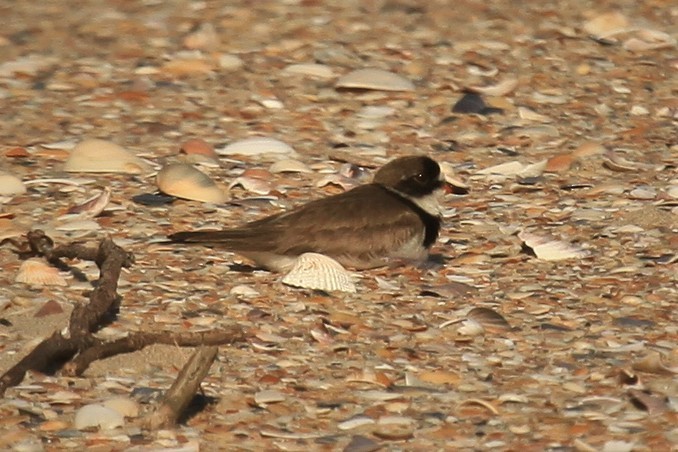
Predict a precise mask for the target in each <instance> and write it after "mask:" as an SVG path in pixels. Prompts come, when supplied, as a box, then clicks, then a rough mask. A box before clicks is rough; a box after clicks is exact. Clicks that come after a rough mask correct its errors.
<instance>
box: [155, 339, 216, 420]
mask: <svg viewBox="0 0 678 452" xmlns="http://www.w3.org/2000/svg"><path fill="white" fill-rule="evenodd" d="M218 350H219V349H218V347H217V346H214V345H213V346H210V347H200V348H199V349H197V350H196V351H195V352H194V353H193V355H192V356H191V358H190V359H189V360H188V362H187V363H186V365H185V366H184V367H183V369H181V372H179V375H178V376H177V379H176V380H175V381H174V383H173V384H172V386H171V387H170V388H169V389H168V390H167V392H166V393H165V397H164V398H163V400H162V402H161V403H160V404H159V405H158V407H156V409H155V410H154V411H153V412H152V413H151V414H150V415H149V416H148V417H147V418H146V425H147V427H149V428H150V429H152V430H155V429H158V428H168V427H172V426H173V425H174V424H176V422H177V420H178V419H179V417H180V416H181V413H183V412H184V410H185V409H186V407H188V404H189V403H190V402H191V399H192V398H193V396H194V395H195V393H196V391H197V390H198V388H199V387H200V383H201V382H202V380H203V379H204V378H205V376H206V375H207V372H208V371H209V370H210V367H211V366H212V363H213V362H214V359H215V358H216V357H217V352H218Z"/></svg>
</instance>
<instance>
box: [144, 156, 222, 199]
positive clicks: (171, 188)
mask: <svg viewBox="0 0 678 452" xmlns="http://www.w3.org/2000/svg"><path fill="white" fill-rule="evenodd" d="M155 180H156V184H157V185H158V188H159V189H160V191H162V192H163V193H166V194H168V195H172V196H176V197H177V198H183V199H191V200H194V201H202V202H212V203H216V204H219V203H222V202H224V201H226V199H227V197H226V193H224V191H223V190H222V189H221V188H219V187H218V186H217V184H215V183H214V181H213V180H212V179H210V178H209V176H207V174H205V173H203V172H202V171H200V170H198V169H197V168H195V167H194V166H192V165H187V164H185V163H173V164H171V165H167V166H165V167H163V168H162V169H161V170H160V171H158V175H157V176H156V178H155Z"/></svg>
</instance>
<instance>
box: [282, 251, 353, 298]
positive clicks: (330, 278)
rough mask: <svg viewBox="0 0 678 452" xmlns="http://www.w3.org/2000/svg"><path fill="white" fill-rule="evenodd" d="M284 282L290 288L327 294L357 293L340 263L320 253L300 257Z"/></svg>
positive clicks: (349, 275) (350, 278)
mask: <svg viewBox="0 0 678 452" xmlns="http://www.w3.org/2000/svg"><path fill="white" fill-rule="evenodd" d="M282 282H283V284H287V285H288V286H294V287H301V288H304V289H315V290H324V291H326V292H333V291H339V292H351V293H355V291H356V288H355V284H354V283H353V281H352V277H351V274H350V273H349V272H348V271H346V269H344V267H342V266H341V264H339V262H337V261H335V260H334V259H332V258H330V257H327V256H325V255H323V254H318V253H304V254H302V255H301V256H299V257H298V258H297V260H296V262H295V263H294V266H293V267H292V270H290V272H289V273H288V274H287V275H285V276H284V277H283V279H282Z"/></svg>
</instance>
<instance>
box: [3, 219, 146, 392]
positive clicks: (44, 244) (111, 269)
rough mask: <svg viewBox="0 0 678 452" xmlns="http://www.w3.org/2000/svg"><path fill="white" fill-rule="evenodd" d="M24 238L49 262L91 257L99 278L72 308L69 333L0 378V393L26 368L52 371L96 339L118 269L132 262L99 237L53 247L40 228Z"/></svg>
mask: <svg viewBox="0 0 678 452" xmlns="http://www.w3.org/2000/svg"><path fill="white" fill-rule="evenodd" d="M26 238H27V240H28V245H27V247H28V248H30V253H31V254H33V255H42V256H45V258H46V259H47V260H48V261H50V262H58V261H59V259H61V258H62V257H67V258H71V259H73V258H79V259H88V260H94V261H95V262H96V263H97V266H98V267H99V273H100V277H99V281H98V285H97V287H96V289H95V290H94V291H92V293H91V294H90V301H89V303H83V304H77V305H76V306H75V308H74V309H73V312H72V313H71V319H70V323H69V326H68V333H67V334H66V335H64V334H62V333H61V332H60V331H57V332H55V333H54V334H52V335H51V336H50V337H48V338H47V339H45V340H43V341H42V342H41V343H40V344H38V345H37V346H36V347H35V348H34V349H33V350H32V351H31V352H30V353H29V354H28V355H26V356H25V357H24V358H23V359H22V360H21V361H19V362H18V363H17V364H16V365H15V366H14V367H12V368H10V369H9V370H8V371H7V372H5V374H4V375H2V377H0V396H3V395H4V394H5V391H6V390H7V388H9V387H11V386H14V385H17V384H19V383H21V381H22V380H23V378H24V376H25V375H26V372H27V371H28V370H37V371H40V372H51V371H54V370H55V367H56V368H58V367H59V365H60V364H61V363H63V362H64V361H68V360H70V359H71V358H72V357H73V356H74V355H76V354H77V353H78V352H80V351H81V350H84V349H86V348H88V347H89V346H90V345H91V344H92V343H93V342H95V339H94V338H93V337H92V335H91V333H92V332H93V331H96V329H97V328H98V326H99V325H100V324H101V321H102V319H104V317H105V316H106V314H107V313H109V312H110V311H111V309H112V307H114V303H115V302H116V300H117V298H118V296H117V288H118V278H119V276H120V271H121V269H122V267H123V266H126V267H129V266H131V265H132V263H133V262H134V257H133V256H132V254H130V253H127V252H125V250H123V249H122V248H120V247H119V246H117V245H116V244H115V243H113V241H112V240H111V239H109V238H107V239H104V240H102V241H101V243H100V244H99V246H98V247H97V248H90V247H85V246H82V245H77V244H76V245H67V246H63V247H56V248H55V247H54V242H53V241H52V239H51V238H49V237H48V236H47V235H45V233H44V232H43V231H41V230H35V231H31V232H29V233H28V234H27V235H26Z"/></svg>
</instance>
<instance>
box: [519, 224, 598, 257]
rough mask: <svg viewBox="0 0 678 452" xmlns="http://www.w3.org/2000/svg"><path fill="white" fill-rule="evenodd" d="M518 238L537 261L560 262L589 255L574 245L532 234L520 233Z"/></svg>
mask: <svg viewBox="0 0 678 452" xmlns="http://www.w3.org/2000/svg"><path fill="white" fill-rule="evenodd" d="M518 238H519V239H520V240H522V241H523V243H524V244H525V246H526V247H528V248H529V249H531V250H532V251H533V252H534V255H535V256H536V257H537V259H540V260H543V261H559V260H563V259H572V258H577V259H581V258H584V257H587V256H588V255H589V253H588V252H587V251H586V250H584V249H582V248H580V247H578V246H576V245H573V244H569V243H567V242H563V241H561V240H554V239H551V238H549V237H543V236H539V235H536V234H533V233H531V232H527V231H522V232H520V233H518Z"/></svg>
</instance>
